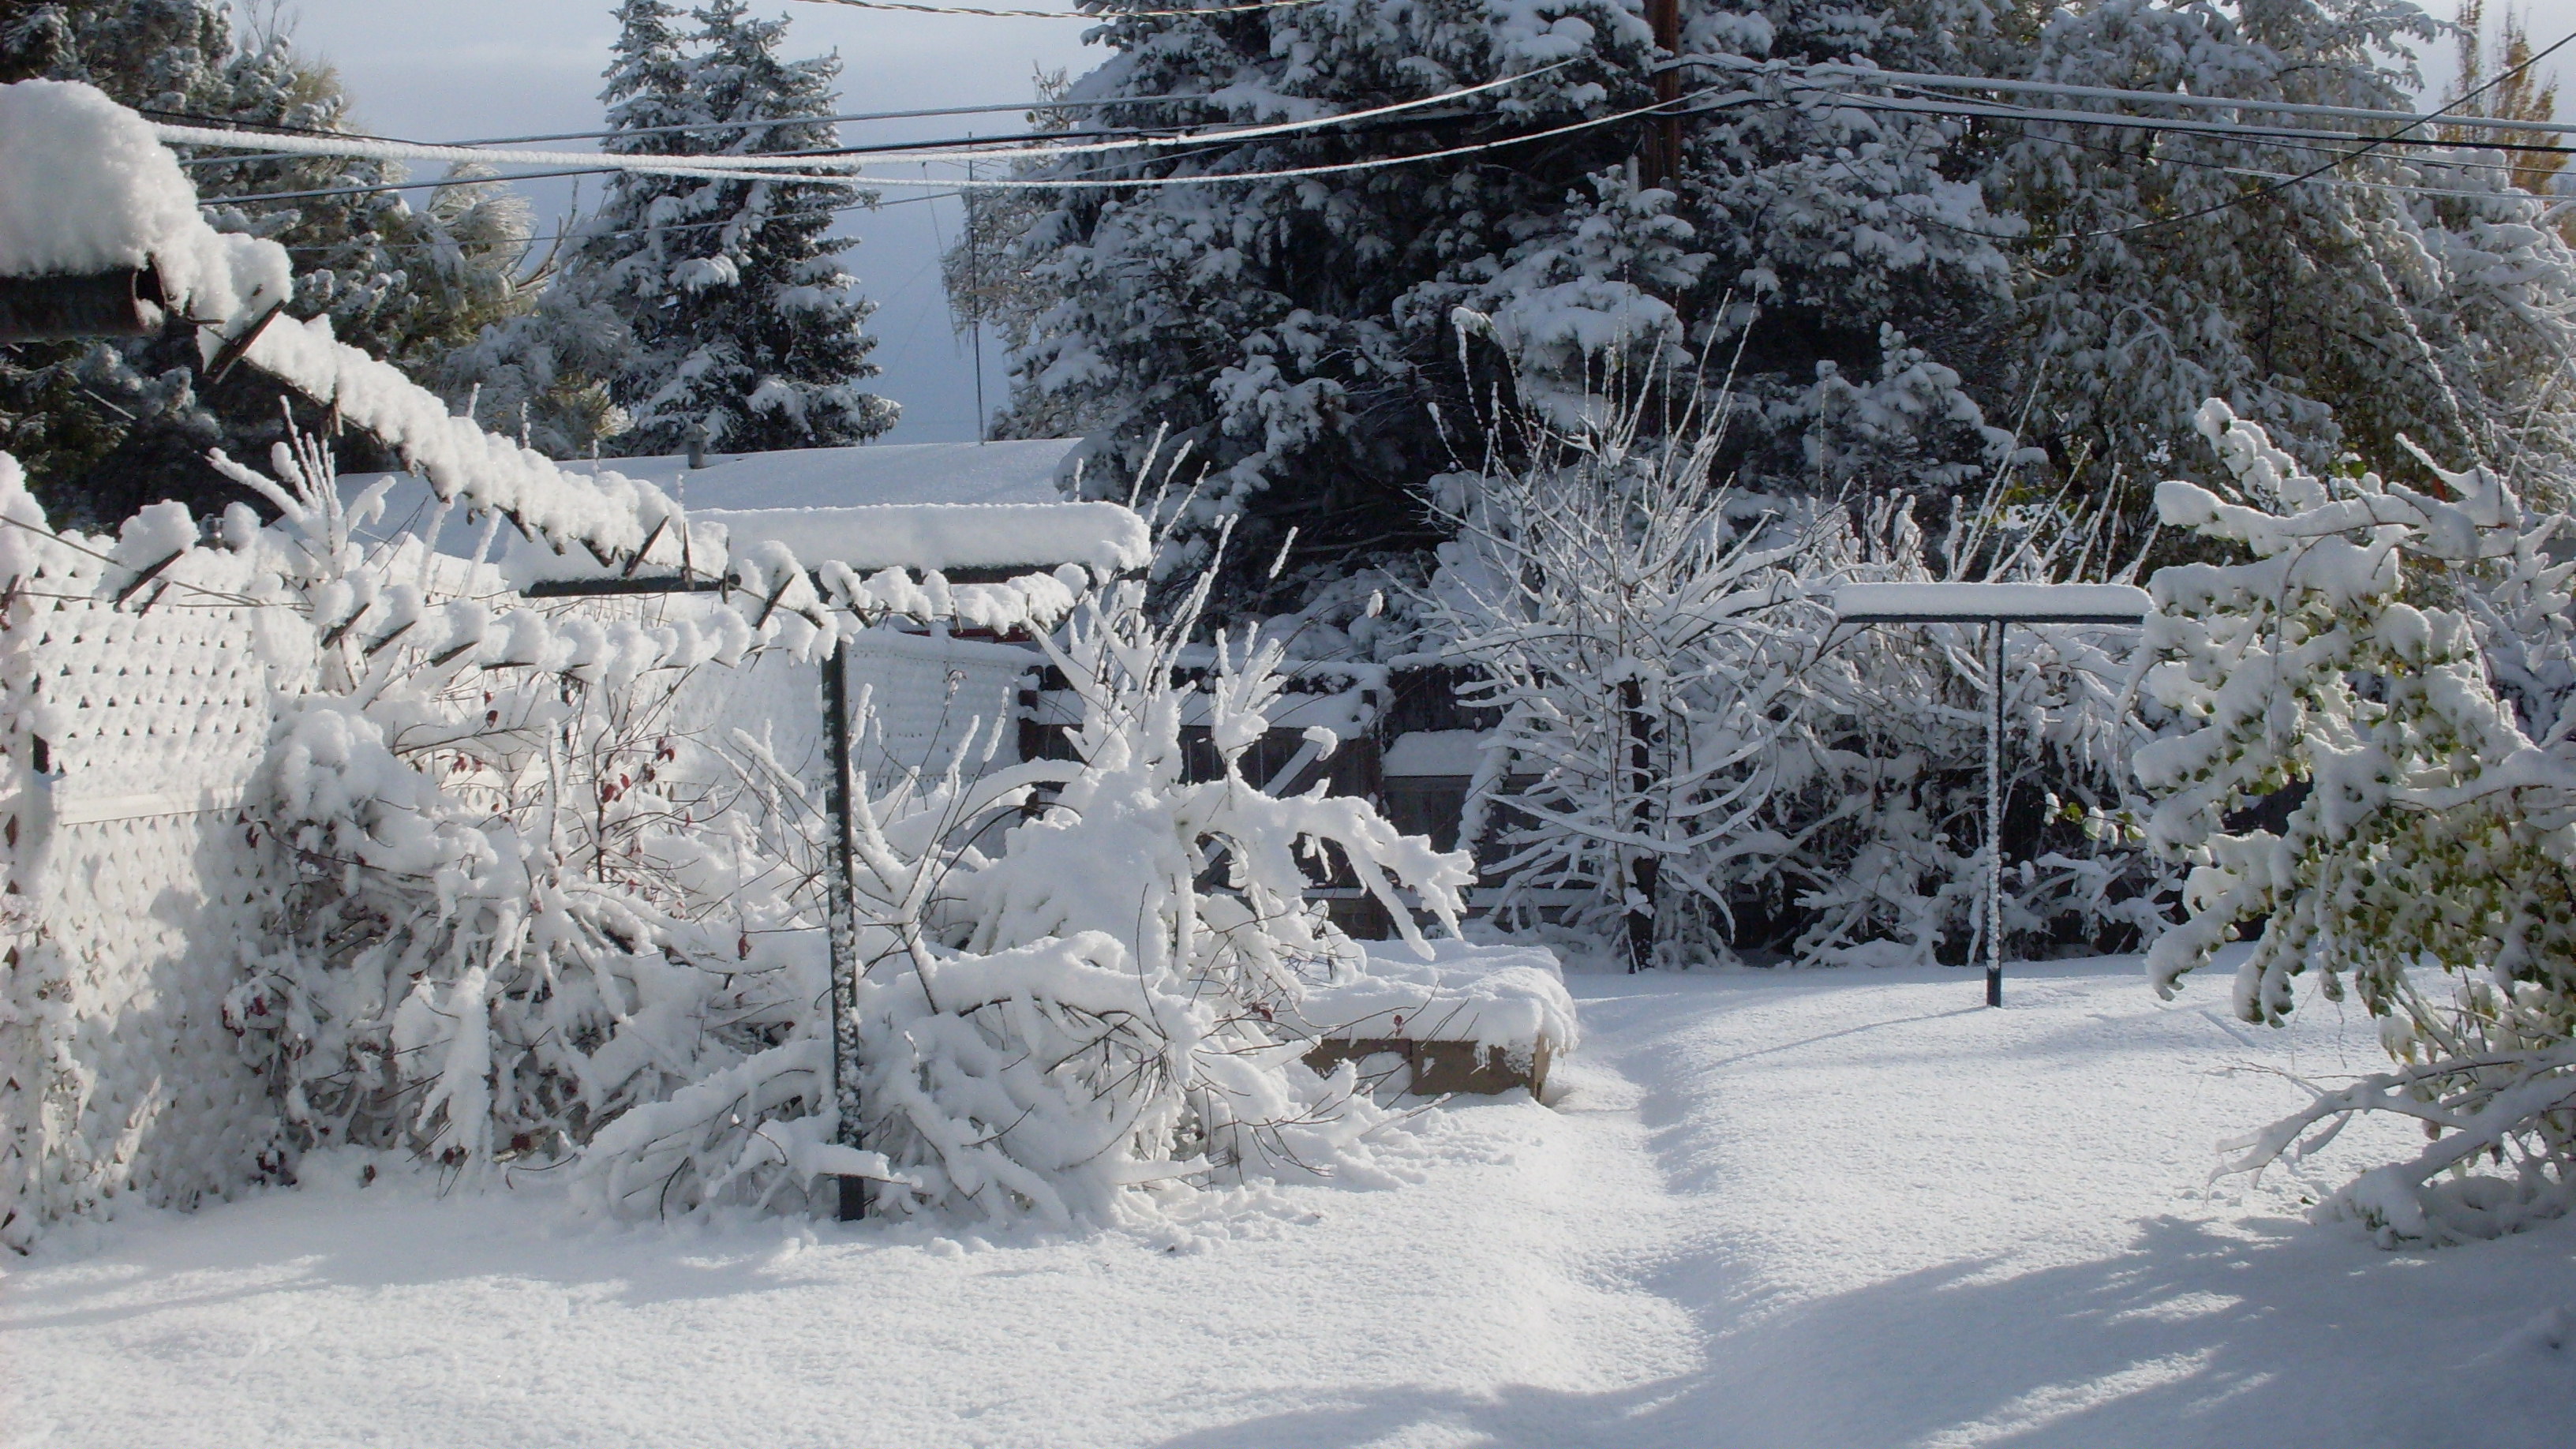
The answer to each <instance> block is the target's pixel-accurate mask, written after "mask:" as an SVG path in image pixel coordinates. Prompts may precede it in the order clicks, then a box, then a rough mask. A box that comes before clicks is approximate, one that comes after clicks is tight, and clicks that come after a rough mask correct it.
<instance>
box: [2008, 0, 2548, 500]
mask: <svg viewBox="0 0 2576 1449" xmlns="http://www.w3.org/2000/svg"><path fill="white" fill-rule="evenodd" d="M2439 34H2440V28H2439V27H2438V26H2436V25H2435V24H2434V23H2433V22H2432V21H2431V20H2430V19H2428V18H2427V17H2426V16H2425V15H2424V13H2423V12H2422V11H2420V10H2417V9H2415V8H2414V7H2412V6H2410V5H2403V4H2389V3H2383V0H2241V3H2239V4H2237V5H2235V6H2233V7H2229V8H2225V9H2222V8H2220V7H2217V6H2211V5H2176V4H2169V3H2160V0H2103V3H2100V4H2097V5H2094V6H2091V7H2088V8H2086V9H2084V10H2081V11H2067V12H2062V13H2060V14H2057V15H2055V16H2054V17H2053V18H2051V19H2050V20H2049V22H2048V24H2047V25H2046V26H2045V27H2044V28H2043V29H2042V30H2041V31H2040V32H2039V33H2038V35H2037V37H2036V40H2035V43H2034V48H2033V53H2032V55H2031V58H2030V59H2029V61H2028V62H2027V69H2028V71H2029V72H2030V73H2031V74H2033V75H2036V76H2039V77H2042V78H2045V79H2048V80H2053V81H2062V82H2068V83H2072V84H2078V85H2090V86H2110V87H2118V88H2124V89H2131V90H2168V91H2187V92H2190V93H2193V94H2196V95H2224V96H2242V97H2246V98H2249V99H2260V100H2281V101H2288V102H2298V103H2309V104H2324V105H2333V106H2347V107H2365V108H2371V109H2383V110H2412V109H2413V104H2414V102H2413V98H2414V95H2415V94H2416V92H2417V91H2418V90H2419V89H2420V78H2419V77H2418V76H2417V75H2416V73H2415V71H2414V67H2413V65H2412V63H2411V61H2407V60H2405V59H2404V57H2405V55H2406V46H2407V45H2408V44H2409V43H2410V42H2417V41H2424V40H2430V39H2433V38H2435V37H2436V36H2438V35H2439ZM2392 57H2395V59H2392ZM2525 58H2526V59H2527V58H2528V56H2527V55H2526V57H2525ZM2505 73H2509V72H2499V74H2505ZM2495 78H2496V76H2494V75H2491V76H2490V77H2489V79H2495ZM2485 99H2487V100H2490V101H2492V100H2495V99H2496V97H2494V96H2492V95H2490V96H2488V97H2485ZM2049 104H2050V105H2051V107H2052V108H2054V109H2057V110H2059V111H2061V112H2063V111H2069V110H2084V109H2104V110H2119V111H2123V112H2130V113H2136V112H2152V110H2153V108H2152V107H2151V106H2143V105H2140V104H2139V103H2137V102H2132V101H2120V102H2109V101H2092V100H2085V99H2081V98H2072V97H2070V98H2065V99H2059V100H2052V101H2050V102H2049ZM2191 114H2193V115H2195V116H2202V117H2206V116H2207V115H2208V113H2205V112H2197V111H2196V112H2192V113H2191ZM2220 114H2222V115H2223V114H2224V113H2220ZM2242 114H2243V116H2244V118H2245V119H2247V120H2249V121H2257V122H2261V123H2263V124H2266V125H2277V124H2280V123H2281V122H2282V121H2284V120H2285V119H2286V118H2284V117H2281V116H2278V115H2271V114H2266V113H2260V112H2247V113H2242ZM2318 124H2320V125H2325V126H2336V127H2341V126H2348V125H2349V123H2348V122H2342V121H2326V122H2320V123H2318ZM2017 129H2018V130H2019V132H2020V134H2019V135H2018V136H2016V137H2015V138H2014V139H2012V140H2011V141H2010V143H2009V144H2006V145H2004V146H2002V147H2000V148H1999V149H1998V151H1997V152H1996V154H1995V156H1994V158H1993V161H1992V164H1991V166H1990V169H1989V171H1988V173H1987V175H1988V185H1989V195H1990V197H1991V199H1992V201H1993V203H1994V204H1995V205H1996V206H1997V207H1998V209H2003V210H2008V211H2010V212H2013V213H2017V214H2018V215H2019V216H2020V217H2021V218H2022V219H2023V221H2024V222H2025V224H2026V225H2027V227H2028V229H2029V230H2028V236H2027V237H2026V239H2025V241H2024V242H2023V243H2022V244H2021V245H2020V246H2018V247H2017V248H2016V252H2017V260H2016V275H2015V316H2014V319H2013V322H2014V325H2013V326H2012V327H2011V328H2010V329H2008V331H2007V332H2006V334H2005V335H2007V336H2009V337H2011V338H2012V339H2013V340H2014V342H2015V343H2016V346H2015V348H2014V354H2013V365H2012V366H2010V367H2009V368H2006V369H2004V370H2003V371H2002V373H2001V376H2003V377H2005V378H2007V379H2009V380H2010V383H2011V385H2012V386H2013V387H2015V388H2016V389H2018V390H2019V391H2020V392H2021V394H2022V395H2023V396H2024V397H2026V398H2027V399H2028V421H2027V423H2026V425H2025V431H2026V433H2027V434H2028V435H2029V440H2030V441H2032V442H2034V443H2037V444H2039V445H2042V446H2044V447H2046V448H2047V449H2048V450H2049V451H2050V453H2051V454H2052V455H2053V456H2054V457H2055V458H2056V459H2057V460H2058V462H2059V463H2060V465H2061V466H2062V467H2063V468H2065V469H2067V470H2069V471H2073V470H2076V469H2083V470H2085V471H2087V472H2089V473H2090V475H2091V477H2090V478H2089V479H2088V480H2087V481H2088V482H2090V483H2091V484H2093V485H2096V486H2099V485H2101V484H2103V483H2106V482H2108V481H2109V480H2111V479H2114V478H2117V477H2120V476H2123V475H2125V476H2126V477H2127V478H2128V479H2130V480H2133V481H2134V482H2135V483H2137V484H2140V485H2143V484H2145V483H2150V482H2152V481H2154V480H2155V479H2156V478H2157V477H2159V476H2172V475H2173V474H2175V473H2188V472H2195V471H2198V470H2199V468H2200V467H2201V464H2202V460H2203V458H2204V456H2205V455H2204V454H2203V453H2202V450H2200V449H2199V448H2197V447H2195V446H2192V445H2190V444H2189V442H2188V440H2189V439H2190V437H2191V427H2192V418H2193V417H2194V415H2195V414H2196V413H2197V412H2198V410H2199V408H2200V406H2201V403H2202V401H2203V400H2205V399H2207V398H2210V397H2219V398H2224V399H2225V400H2226V401H2227V403H2228V405H2229V406H2230V407H2231V408H2233V409H2234V410H2235V412H2236V414H2237V415H2239V416H2242V417H2246V418H2249V419H2255V420H2258V421H2260V422H2261V423H2262V424H2263V425H2264V426H2265V427H2267V428H2268V429H2270V430H2271V433H2272V436H2273V437H2274V439H2275V440H2276V442H2278V443H2279V445H2280V446H2282V447H2284V448H2287V449H2289V450H2290V451H2291V452H2292V453H2294V454H2295V455H2297V456H2298V457H2299V458H2300V459H2301V460H2302V462H2303V463H2304V464H2305V465H2306V466H2308V467H2310V468H2312V469H2314V470H2316V471H2317V472H2320V473H2323V472H2327V471H2331V470H2335V469H2338V468H2339V467H2341V466H2342V465H2343V463H2344V462H2345V460H2346V457H2347V455H2351V456H2352V457H2354V458H2356V459H2357V460H2358V461H2359V462H2360V464H2361V465H2363V466H2365V467H2367V468H2369V469H2372V470H2374V471H2377V472H2380V473H2382V474H2385V475H2389V476H2393V477H2402V478H2411V479H2414V480H2417V481H2419V482H2420V481H2424V480H2425V479H2426V478H2427V477H2428V475H2426V474H2425V473H2424V472H2423V471H2422V469H2421V465H2420V464H2418V463H2417V462H2416V461H2415V459H2414V458H2413V457H2412V456H2411V454H2410V453H2409V452H2408V450H2407V448H2406V446H2405V445H2404V444H2403V443H2401V441H2400V439H2401V438H2403V439H2407V440H2411V441H2412V442H2413V443H2415V444H2418V445H2421V446H2423V447H2426V448H2428V449H2431V450H2432V451H2433V452H2435V453H2436V454H2437V455H2440V456H2443V457H2446V458H2459V459H2466V460H2471V461H2475V462H2484V463H2488V464H2492V465H2495V466H2498V467H2499V468H2503V467H2506V466H2508V465H2509V464H2513V463H2515V462H2517V461H2518V462H2519V463H2520V465H2521V469H2522V475H2523V476H2531V475H2532V474H2534V473H2536V474H2537V475H2538V476H2542V477H2549V476H2564V473H2565V471H2566V464H2567V463H2568V462H2569V461H2570V459H2571V456H2576V413H2571V411H2570V409H2569V407H2568V404H2567V402H2566V398H2567V395H2568V388H2567V385H2566V383H2567V379H2566V378H2565V377H2564V376H2563V374H2562V368H2564V367H2565V366H2566V365H2567V364H2566V359H2567V358H2569V357H2570V356H2571V355H2576V330H2571V326H2576V254H2572V253H2571V252H2570V251H2569V249H2568V247H2567V244H2566V243H2565V241H2564V240H2563V239H2562V238H2561V237H2560V236H2559V235H2558V233H2557V232H2556V230H2555V229H2554V228H2552V227H2550V226H2549V225H2548V217H2547V214H2546V209H2545V207H2544V205H2543V204H2542V203H2541V202H2540V201H2538V200H2536V199H2535V198H2533V197H2532V196H2530V195H2529V194H2527V193H2525V192H2522V191H2519V190H2517V189H2516V188H2515V183H2516V181H2517V180H2518V179H2521V178H2520V177H2518V175H2517V172H2516V168H2515V167H2514V165H2513V163H2512V162H2511V161H2510V160H2509V157H2508V153H2501V152H2494V151H2487V152H2478V151H2475V150H2471V149H2467V148H2463V149H2460V150H2454V151H2436V150H2425V149H2420V148H2418V149H2413V150H2408V151H2402V152H2401V151H2396V150H2391V149H2385V148H2383V149H2379V150H2375V151H2372V150H2366V149H2361V150H2354V151H2351V152H2349V153H2339V152H2338V151H2337V150H2335V149H2332V148H2327V147H2322V146H2320V145H2319V144H2316V143H2301V142H2296V141H2290V140H2273V139H2266V138H2259V137H2247V136H2242V135H2230V136H2221V135H2208V134H2164V135H2155V134H2151V133H2142V132H2138V131H2130V130H2113V129H2110V128H2107V127H2101V128H2096V127H2088V126H2082V125H2045V126H2042V125H2031V126H2026V127H2020V128H2017ZM2448 139H2454V140H2457V139H2461V138H2460V136H2459V135H2458V134H2457V133H2454V134H2453V135H2452V136H2451V137H2450V138H2448ZM2328 163H2333V164H2331V165H2329V164H2328ZM2128 496H2129V497H2130V498H2131V499H2133V500H2135V502H2136V503H2137V504H2138V505H2141V506H2142V505H2143V503H2144V498H2145V490H2144V488H2143V487H2142V486H2141V487H2138V488H2136V489H2135V490H2134V491H2132V492H2131V493H2130V494H2129V495H2128Z"/></svg>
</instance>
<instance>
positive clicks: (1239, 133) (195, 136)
mask: <svg viewBox="0 0 2576 1449" xmlns="http://www.w3.org/2000/svg"><path fill="white" fill-rule="evenodd" d="M1571 63H1572V62H1570V61H1557V62H1555V63H1554V64H1551V65H1544V66H1540V67H1539V68H1537V69H1535V70H1529V71H1522V72H1519V73H1517V74H1514V75H1508V76H1503V77H1500V78H1498V79H1495V80H1490V81H1483V82H1480V83H1478V84H1476V85H1472V86H1462V87H1459V88H1458V89H1456V90H1450V91H1442V92H1440V93H1438V94H1436V95H1429V96H1420V97H1416V98H1415V99H1412V100H1408V101H1396V102H1392V103H1390V104H1387V105H1383V106H1372V107H1369V108H1367V109H1365V110H1358V111H1345V112H1341V113H1339V114H1336V115H1331V116H1315V117H1309V118H1307V119H1305V120H1302V121H1275V122H1269V123H1266V124H1262V125H1255V126H1242V127H1236V128H1231V129H1227V130H1222V131H1191V132H1185V133H1183V134H1180V135H1176V136H1142V137H1137V138H1135V139H1132V140H1117V141H1098V142H1085V143H1081V144H1077V145H1071V146H1036V147H1005V146H984V147H977V148H974V149H971V150H959V151H937V150H929V151H925V150H921V149H917V148H912V147H906V146H889V147H871V148H866V150H865V152H864V153H862V152H861V151H860V150H859V149H858V148H838V149H829V150H816V151H797V152H782V153H774V154H758V155H707V156H661V155H650V156H638V155H625V154H621V153H617V152H586V151H502V150H496V149H492V148H489V147H482V146H426V145H420V144H417V143H413V142H408V141H373V140H362V139H360V138H358V137H354V136H351V137H330V136H285V137H279V136H267V135H249V134H244V133H239V132H229V131H219V130H210V129H208V128H206V127H202V126H180V125H175V124H172V123H170V122H166V121H164V122H155V123H154V124H153V131H154V133H155V134H156V135H157V136H158V137H159V138H160V139H161V140H162V141H164V142H167V143H169V144H172V145H181V146H206V147H235V148H242V147H251V148H257V147H258V145H259V144H260V143H266V145H265V148H266V149H267V150H270V151H272V152H275V153H277V154H280V155H293V156H333V157H345V158H348V159H352V160H372V161H444V162H447V163H449V164H451V165H487V166H490V165H500V166H513V165H515V166H543V165H563V166H582V167H587V168H593V169H597V170H602V171H639V172H643V173H646V174H648V175H663V176H706V177H711V178H714V179H719V180H728V181H741V180H764V179H772V178H769V177H766V176H763V175H761V174H759V173H764V172H796V171H812V170H816V169H838V168H839V167H842V166H846V167H847V168H848V169H849V170H850V171H851V172H852V173H853V174H855V173H856V172H857V171H858V170H859V169H860V168H862V167H864V166H866V165H868V164H869V162H870V160H871V159H872V158H873V157H875V156H880V155H882V156H885V157H887V158H888V159H891V160H899V161H901V162H902V163H903V164H906V165H910V164H913V163H916V162H922V161H969V160H983V159H987V158H989V157H990V156H992V155H993V154H994V152H995V151H996V150H1000V151H1002V152H1003V153H1004V154H1007V155H1008V156H1009V157H1010V158H1011V159H1013V160H1015V161H1025V160H1047V159H1051V158H1053V157H1056V156H1072V155H1089V154H1092V153H1095V152H1099V151H1116V150H1127V149H1131V148H1136V147H1153V146H1202V145H1207V144H1210V143H1226V144H1232V143H1236V142H1242V141H1255V140H1263V139H1266V138H1268V137H1272V136H1284V135H1295V134H1298V133H1300V132H1305V131H1313V130H1321V129H1324V128H1327V127H1332V126H1340V125H1348V124H1350V123H1351V122H1354V121H1367V120H1375V119H1377V118H1378V117H1381V116H1392V115H1400V114H1403V113H1404V112H1407V111H1417V110H1421V109H1423V108H1425V107H1428V106H1435V105H1441V104H1445V103H1447V102H1450V101H1455V100H1462V99H1464V98H1466V97H1469V96H1476V95H1482V94H1484V93H1485V92H1487V91H1493V90H1499V89H1501V88H1503V87H1505V86H1510V85H1516V84H1518V83H1520V82H1522V81H1526V80H1530V79H1533V78H1535V77H1538V76H1543V75H1546V74H1548V73H1550V72H1552V71H1556V70H1561V69H1563V68H1564V67H1565V66H1567V65H1569V64H1571ZM782 124H785V123H782ZM1012 139H1016V138H1012ZM931 144H933V145H938V144H941V143H936V142H934V143H931ZM774 179H777V180H782V181H817V180H820V181H848V180H850V179H851V177H847V176H812V175H781V176H778V177H776V178H774ZM939 184H941V185H949V184H953V183H948V182H942V183H939Z"/></svg>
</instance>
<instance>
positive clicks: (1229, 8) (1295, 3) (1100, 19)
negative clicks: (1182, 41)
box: [804, 0, 1322, 25]
mask: <svg viewBox="0 0 2576 1449" xmlns="http://www.w3.org/2000/svg"><path fill="white" fill-rule="evenodd" d="M804 3H806V4H808V5H840V6H846V7H847V8H849V9H852V10H899V11H902V12H904V13H905V14H908V15H971V16H974V17H976V18H977V19H981V20H1087V21H1090V22H1091V23H1093V24H1095V25H1099V24H1106V23H1108V22H1110V21H1115V20H1186V19H1191V18H1194V17H1196V16H1201V15H1250V14H1253V13H1254V12H1256V11H1262V10H1294V9H1297V8H1299V7H1300V6H1306V5H1315V4H1320V3H1322V0H1253V3H1251V4H1237V5H1209V6H1205V7H1202V8H1199V9H1195V10H1096V11H1083V10H987V9H983V8H981V7H979V6H974V5H915V4H910V3H907V0H804Z"/></svg>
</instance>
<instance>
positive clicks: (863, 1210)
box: [823, 639, 868, 1223]
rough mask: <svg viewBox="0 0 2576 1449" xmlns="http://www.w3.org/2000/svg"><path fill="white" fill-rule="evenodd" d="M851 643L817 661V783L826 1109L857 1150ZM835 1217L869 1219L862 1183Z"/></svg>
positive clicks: (842, 1138)
mask: <svg viewBox="0 0 2576 1449" xmlns="http://www.w3.org/2000/svg"><path fill="white" fill-rule="evenodd" d="M849 665H850V646H849V641H848V640H846V639H844V640H842V641H840V642H838V643H835V644H834V645H833V646H832V652H831V654H830V655H829V656H827V657H826V658H825V659H824V661H823V742H824V746H825V748H826V749H827V750H828V751H829V753H830V755H831V770H830V772H829V773H828V774H827V775H825V776H824V779H823V812H824V814H826V815H828V816H830V817H831V821H832V870H831V875H830V877H829V879H828V880H827V881H826V883H825V893H826V898H827V901H828V906H827V909H829V911H830V912H831V917H832V919H831V922H830V925H831V930H830V937H831V943H832V1105H833V1106H834V1107H835V1108H836V1109H838V1123H839V1125H838V1126H837V1127H836V1128H835V1130H834V1132H833V1140H834V1141H836V1142H838V1143H840V1144H841V1145H842V1146H844V1147H858V1146H861V1145H862V1144H861V1142H860V1130H859V1129H860V1123H861V1121H862V1120H863V1119H862V1118H861V1116H860V1114H859V1108H860V1101H859V1013H858V993H859V896H858V884H857V882H858V866H859V862H858V840H857V835H856V833H855V832H856V825H855V823H854V822H853V821H852V819H851V814H852V810H851V804H850V801H851V797H852V796H853V795H855V794H856V793H857V789H858V781H857V779H856V777H855V774H854V772H853V765H852V763H851V759H850V754H851V740H850V668H849ZM837 1181H838V1182H839V1183H840V1202H839V1204H838V1205H837V1210H836V1212H835V1214H834V1215H835V1216H836V1217H838V1218H839V1219H840V1220H841V1221H842V1222H845V1223H846V1222H852V1221H855V1220H857V1219H859V1218H863V1217H866V1216H867V1214H868V1180H867V1179H866V1178H864V1177H841V1178H838V1179H837Z"/></svg>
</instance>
